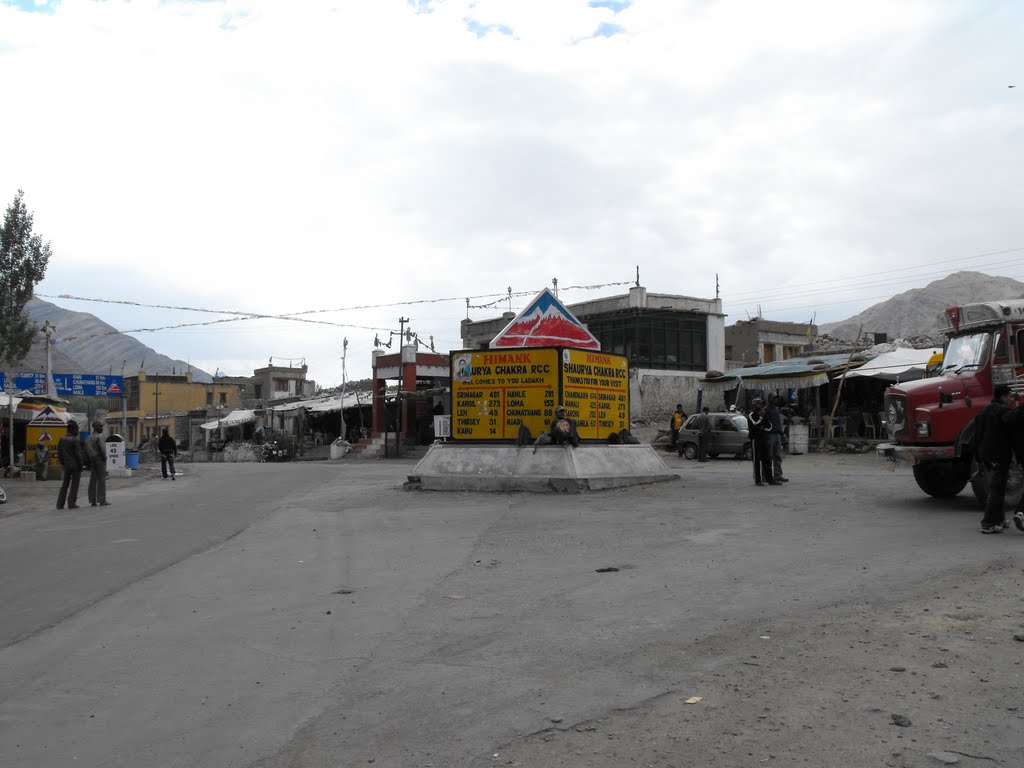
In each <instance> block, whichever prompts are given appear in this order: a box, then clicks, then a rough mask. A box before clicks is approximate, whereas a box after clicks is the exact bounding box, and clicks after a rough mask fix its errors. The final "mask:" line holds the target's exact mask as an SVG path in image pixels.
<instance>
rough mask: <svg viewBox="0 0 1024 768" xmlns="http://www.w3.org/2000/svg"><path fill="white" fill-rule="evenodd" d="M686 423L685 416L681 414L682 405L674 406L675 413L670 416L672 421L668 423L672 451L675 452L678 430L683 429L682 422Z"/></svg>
mask: <svg viewBox="0 0 1024 768" xmlns="http://www.w3.org/2000/svg"><path fill="white" fill-rule="evenodd" d="M684 421H686V414H685V413H684V412H683V404H682V403H679V405H677V406H676V412H675V413H673V414H672V420H671V421H670V422H669V423H668V426H669V429H670V430H671V433H672V450H673V451H674V450H676V447H677V446H676V441H677V440H679V430H680V429H682V428H683V422H684Z"/></svg>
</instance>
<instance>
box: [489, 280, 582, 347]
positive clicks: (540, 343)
mask: <svg viewBox="0 0 1024 768" xmlns="http://www.w3.org/2000/svg"><path fill="white" fill-rule="evenodd" d="M498 347H576V348H578V349H597V350H599V349H601V342H599V341H598V340H597V338H595V336H594V334H592V333H591V332H590V331H588V330H587V329H586V328H584V327H583V323H581V322H580V321H579V320H577V319H576V317H575V315H573V313H572V312H570V311H569V310H568V309H566V308H565V307H564V306H563V305H562V302H560V301H559V300H558V299H556V298H555V296H554V294H553V293H551V291H550V290H548V289H547V288H545V289H544V290H543V291H541V292H540V293H538V294H537V295H536V296H534V298H533V301H531V302H530V303H529V304H527V305H526V308H525V309H524V310H523V311H522V312H520V313H519V314H518V315H516V317H515V319H514V320H513V321H512V322H511V323H509V324H508V325H506V326H505V328H504V330H502V331H501V333H499V334H498V335H497V336H495V337H494V338H493V339H491V349H495V348H498Z"/></svg>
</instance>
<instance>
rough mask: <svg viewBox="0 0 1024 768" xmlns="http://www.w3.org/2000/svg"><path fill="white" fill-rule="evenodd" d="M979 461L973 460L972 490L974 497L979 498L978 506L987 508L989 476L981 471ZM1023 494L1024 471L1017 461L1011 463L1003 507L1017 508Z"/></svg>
mask: <svg viewBox="0 0 1024 768" xmlns="http://www.w3.org/2000/svg"><path fill="white" fill-rule="evenodd" d="M978 470H979V467H978V462H977V461H975V460H973V459H972V460H971V490H972V491H974V498H976V499H977V500H978V506H979V507H981V508H982V509H984V508H985V502H987V501H988V477H987V476H986V475H985V473H984V472H979V471H978ZM1021 496H1024V471H1021V468H1020V464H1018V463H1017V462H1016V461H1014V462H1012V463H1011V464H1010V474H1009V476H1008V477H1007V478H1006V497H1005V499H1004V501H1003V509H1015V508H1016V507H1017V503H1018V502H1019V501H1020V499H1021Z"/></svg>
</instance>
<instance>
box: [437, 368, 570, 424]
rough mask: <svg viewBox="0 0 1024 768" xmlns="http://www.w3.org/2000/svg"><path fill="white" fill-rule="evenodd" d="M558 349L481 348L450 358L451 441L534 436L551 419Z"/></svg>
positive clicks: (554, 401) (555, 389)
mask: <svg viewBox="0 0 1024 768" xmlns="http://www.w3.org/2000/svg"><path fill="white" fill-rule="evenodd" d="M557 391H558V350H556V349H550V348H533V349H514V350H508V351H498V350H495V351H491V350H481V351H479V352H456V353H455V354H453V355H452V437H453V438H455V439H456V440H514V439H516V437H517V436H518V435H519V427H520V425H523V426H525V427H526V428H527V429H529V430H530V434H531V435H539V434H540V433H541V432H543V431H544V430H546V429H547V428H548V424H549V422H550V421H551V419H552V418H554V410H555V406H556V405H557V402H556V400H557V398H556V393H557Z"/></svg>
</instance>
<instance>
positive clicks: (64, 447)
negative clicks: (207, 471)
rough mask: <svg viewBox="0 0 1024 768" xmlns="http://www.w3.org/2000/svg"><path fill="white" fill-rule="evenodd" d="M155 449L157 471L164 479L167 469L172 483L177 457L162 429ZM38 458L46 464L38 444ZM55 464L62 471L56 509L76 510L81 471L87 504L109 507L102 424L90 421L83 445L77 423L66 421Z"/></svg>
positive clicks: (46, 457) (43, 450)
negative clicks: (85, 481)
mask: <svg viewBox="0 0 1024 768" xmlns="http://www.w3.org/2000/svg"><path fill="white" fill-rule="evenodd" d="M157 448H158V449H159V450H160V470H161V472H162V474H163V478H164V480H166V479H167V477H168V474H167V471H168V468H169V469H170V478H171V480H176V479H177V473H176V472H175V470H174V459H175V457H176V456H177V455H178V444H177V443H176V442H175V440H174V438H173V437H171V436H170V434H168V431H167V428H166V427H165V428H164V430H163V434H162V435H161V436H160V440H159V442H158V443H157ZM40 457H43V460H44V461H49V451H48V450H47V448H46V446H45V444H43V443H42V442H40V444H39V445H38V446H36V461H37V462H39V460H40ZM57 463H58V464H60V466H61V470H62V472H63V477H62V479H61V483H60V491H59V492H58V493H57V509H64V506H65V504H66V505H67V508H68V509H78V507H79V506H80V505H79V504H78V485H79V483H80V482H81V479H82V471H83V470H84V469H88V470H89V504H90V505H91V506H93V507H96V506H99V507H109V506H110V502H109V501H107V449H106V446H105V445H104V442H103V422H100V421H94V422H93V425H92V432H91V433H90V434H89V437H87V438H86V440H85V444H84V445H83V444H82V441H81V440H80V439H79V436H78V422H76V421H75V420H74V419H72V420H71V421H69V422H68V424H67V432H66V433H65V435H64V437H62V438H61V439H60V440H58V441H57Z"/></svg>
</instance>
